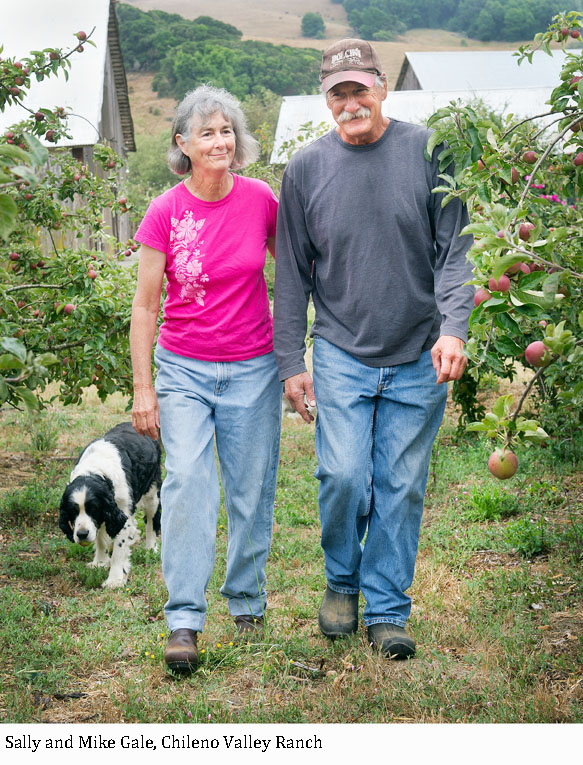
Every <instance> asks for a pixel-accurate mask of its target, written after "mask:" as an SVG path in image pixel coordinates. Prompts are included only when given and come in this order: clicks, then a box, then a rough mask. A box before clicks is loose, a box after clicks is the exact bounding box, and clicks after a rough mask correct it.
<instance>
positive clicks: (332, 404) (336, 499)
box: [314, 337, 447, 627]
mask: <svg viewBox="0 0 583 765" xmlns="http://www.w3.org/2000/svg"><path fill="white" fill-rule="evenodd" d="M314 388H315V393H316V402H317V406H318V415H317V420H316V452H317V455H318V468H317V470H316V473H315V476H316V478H318V480H319V481H320V487H319V505H320V519H321V524H322V548H323V550H324V560H325V572H326V579H327V581H328V585H329V587H330V588H331V589H332V590H336V591H337V592H342V593H348V594H354V593H357V592H358V591H359V590H360V591H361V592H362V594H363V596H364V598H365V600H366V607H365V610H364V623H365V625H367V626H368V625H371V624H376V623H380V622H392V623H393V624H397V625H399V626H401V627H404V626H405V623H406V622H407V619H408V617H409V613H410V610H411V599H410V598H409V596H407V595H406V594H405V592H406V590H407V589H408V588H409V587H410V586H411V583H412V581H413V574H414V571H415V560H416V557H417V545H418V540H419V529H420V525H421V516H422V514H423V500H424V495H425V487H426V484H427V476H428V472H429V460H430V457H431V449H432V445H433V441H434V439H435V436H436V435H437V431H438V430H439V426H440V423H441V420H442V417H443V412H444V408H445V401H446V398H447V385H437V384H436V374H435V370H434V369H433V365H432V362H431V353H430V351H425V352H424V353H422V354H421V356H420V358H419V359H418V360H417V361H414V362H410V363H406V364H399V365H397V366H394V367H381V368H378V367H368V366H365V365H364V364H362V363H361V362H359V361H357V360H356V359H355V358H354V357H353V356H351V355H350V354H348V353H346V352H345V351H342V350H341V349H340V348H338V347H336V346H334V345H332V344H331V343H329V342H328V341H326V340H324V339H323V338H321V337H316V338H315V340H314ZM363 542H364V544H362V543H363Z"/></svg>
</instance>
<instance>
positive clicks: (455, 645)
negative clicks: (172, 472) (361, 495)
mask: <svg viewBox="0 0 583 765" xmlns="http://www.w3.org/2000/svg"><path fill="white" fill-rule="evenodd" d="M125 406H126V402H125V401H124V400H123V399H120V398H113V399H112V400H110V401H108V402H107V403H106V404H105V405H102V404H101V403H99V402H98V401H97V400H96V399H95V398H94V397H93V396H92V395H88V396H87V397H86V400H85V402H84V404H83V406H81V407H76V408H69V409H67V410H59V409H58V408H55V409H54V410H52V411H50V412H49V413H48V414H47V415H46V416H45V417H46V419H45V420H42V418H41V419H39V420H37V421H35V423H34V428H33V429H32V430H31V429H30V428H29V433H30V435H29V440H27V441H26V442H23V440H22V439H23V436H22V434H23V432H26V418H25V417H24V416H23V415H21V414H19V413H15V412H5V411H2V412H0V420H1V424H2V432H3V444H2V451H1V453H0V456H1V457H2V460H3V464H4V465H8V467H9V468H10V469H8V470H5V471H4V474H3V476H4V477H3V482H2V486H0V521H1V524H2V528H1V542H2V557H1V561H0V577H1V580H2V589H1V591H0V649H1V651H2V657H3V662H2V670H1V672H2V681H1V692H0V693H1V696H0V713H1V717H2V719H3V720H4V721H6V722H12V723H61V722H65V723H73V722H77V723H81V722H88V723H120V722H130V723H162V722H164V723H167V722H170V723H188V722H214V723H232V722H237V723H306V722H310V723H319V722H332V723H346V722H348V723H350V722H355V723H356V722H368V723H387V722H417V723H430V722H436V723H444V722H448V723H460V722H464V723H468V722H472V723H516V722H520V723H551V722H569V723H576V722H578V723H580V722H583V643H582V639H581V635H582V634H583V629H582V628H583V613H582V612H581V605H580V604H581V595H582V590H583V571H582V569H581V559H582V557H583V517H582V510H581V494H582V491H583V482H582V481H581V476H580V469H581V464H580V462H577V461H576V455H577V454H579V455H580V454H581V453H582V450H581V446H582V444H581V438H580V436H575V438H579V448H578V449H577V448H573V444H572V443H570V445H569V452H568V454H567V456H566V457H565V456H564V455H563V456H561V454H560V453H558V452H557V451H556V450H555V452H554V453H553V455H552V459H551V457H550V456H548V450H546V452H545V451H540V450H538V451H536V450H531V451H530V452H529V453H528V458H527V455H521V454H519V458H520V468H519V473H518V474H517V476H516V477H515V478H514V479H513V480H512V481H506V482H497V481H495V479H493V478H491V477H490V475H489V473H488V472H487V469H486V461H487V455H488V452H489V447H488V445H487V444H485V443H482V442H480V441H477V440H475V439H472V440H468V441H456V440H455V438H454V431H453V424H452V425H450V424H449V423H448V422H447V421H446V423H445V424H444V425H443V426H442V429H441V431H440V436H439V439H438V442H437V443H436V446H435V449H434V460H433V465H432V469H431V471H430V477H429V484H428V490H427V506H426V513H425V517H424V521H423V527H422V531H421V539H420V549H419V558H418V565H417V573H416V578H415V581H414V584H413V587H412V589H411V595H412V597H413V610H412V614H411V619H410V630H411V632H412V634H413V635H414V636H415V638H416V640H417V644H418V653H417V657H416V658H415V659H414V660H413V661H410V662H407V663H390V662H387V661H379V660H378V659H377V657H376V656H375V655H373V654H372V653H371V651H370V649H369V647H368V645H367V643H366V636H365V631H364V629H363V628H362V627H361V629H360V631H359V633H358V634H357V635H355V636H354V637H352V638H350V639H346V640H339V641H336V642H334V643H329V642H328V641H326V640H325V639H324V638H323V637H322V636H321V635H320V633H319V631H318V628H317V623H316V615H317V611H318V608H319V605H320V600H321V596H322V593H323V590H324V587H325V577H324V573H323V557H322V552H321V549H320V545H319V532H320V529H319V520H318V512H317V481H316V480H315V479H314V478H313V472H314V469H315V466H316V464H315V456H314V449H313V435H314V433H313V426H306V425H304V424H303V423H302V422H298V421H297V420H295V419H290V418H287V417H285V418H284V424H283V434H282V448H281V465H280V472H279V479H278V490H277V496H276V507H275V525H274V534H273V544H272V552H271V555H270V559H269V564H268V591H269V609H268V614H267V616H268V618H267V629H266V632H265V635H264V636H261V638H260V639H256V640H254V641H253V642H250V643H246V642H241V641H239V640H238V639H237V637H236V634H235V628H234V625H233V623H232V621H231V619H230V617H229V614H228V612H227V607H226V603H225V602H224V600H223V599H222V598H221V596H220V594H219V588H220V586H221V584H222V578H223V576H224V566H225V559H226V544H227V530H226V525H227V524H226V517H225V513H224V510H223V509H221V512H220V514H219V523H218V529H217V563H216V567H215V571H214V574H213V577H212V580H211V582H210V585H209V589H208V603H209V612H208V621H207V627H206V628H205V631H204V633H203V635H202V636H201V639H200V643H199V644H200V649H201V654H200V656H201V662H200V666H199V669H198V670H197V672H196V673H195V674H193V675H192V676H191V677H186V678H180V677H177V676H174V675H172V674H171V673H169V672H168V671H167V670H166V668H165V665H164V661H163V650H164V645H165V643H166V640H167V628H166V624H165V621H164V616H163V604H164V601H165V598H166V592H165V588H164V583H163V580H162V577H161V573H160V560H159V554H158V553H153V552H149V551H146V550H144V548H143V546H138V547H137V548H135V550H134V554H133V557H132V571H131V573H130V578H129V580H128V584H127V586H126V587H124V588H123V589H121V590H116V591H108V592H105V591H104V590H102V589H101V586H100V585H101V582H102V581H103V578H104V577H105V572H103V571H100V570H95V569H90V568H88V567H87V562H88V561H90V560H91V557H92V551H91V550H90V549H89V550H87V549H84V548H81V547H78V546H76V545H73V544H71V543H69V542H68V541H67V540H66V539H65V538H64V537H63V535H62V534H61V533H60V531H59V530H58V526H57V516H58V504H59V499H60V494H61V492H62V489H63V486H64V485H65V483H66V480H67V475H68V472H69V471H70V467H71V464H72V459H74V458H75V457H76V456H77V453H78V451H79V449H80V448H81V447H82V446H83V445H84V444H85V443H86V442H87V441H88V440H89V439H90V438H92V437H94V436H97V435H99V434H100V433H102V432H103V431H104V430H105V429H106V428H107V427H109V426H111V425H113V424H114V423H115V422H119V421H122V420H124V419H127V414H126V413H125ZM454 421H455V417H453V416H452V423H453V422H454ZM38 433H41V434H42V438H39V437H36V438H35V434H38ZM362 606H363V604H362V602H361V609H362Z"/></svg>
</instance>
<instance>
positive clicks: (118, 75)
mask: <svg viewBox="0 0 583 765" xmlns="http://www.w3.org/2000/svg"><path fill="white" fill-rule="evenodd" d="M13 10H14V12H13V13H11V14H10V23H9V24H4V25H3V29H2V32H1V33H0V44H2V45H3V46H4V50H3V52H2V56H3V57H8V56H16V57H18V58H20V57H25V56H27V55H28V54H29V53H30V51H31V50H42V49H43V48H63V49H66V50H69V49H70V48H72V47H73V46H74V45H75V43H78V41H77V39H76V37H75V36H74V35H75V33H76V32H79V31H81V30H83V31H84V32H86V33H87V34H89V33H90V32H91V30H92V29H93V27H95V32H94V33H93V35H92V37H91V39H92V41H93V42H94V43H95V46H96V47H93V46H92V45H88V44H85V46H84V50H83V52H82V53H74V54H73V55H72V56H71V59H70V60H71V69H70V70H69V79H68V80H66V79H65V77H64V74H63V73H62V72H60V73H59V75H58V76H51V77H47V78H45V79H44V80H43V81H42V82H37V81H36V79H35V78H34V77H33V78H32V79H31V86H30V90H29V91H28V93H27V96H26V99H25V104H26V105H27V106H28V107H30V108H31V109H34V110H36V109H38V108H41V107H43V108H52V107H55V106H64V107H65V108H66V109H67V111H70V112H71V116H70V117H69V121H68V125H69V130H70V133H71V135H72V136H73V137H72V139H70V140H67V139H64V140H61V141H59V142H58V143H57V144H56V145H57V146H91V145H93V144H95V143H97V142H98V141H99V140H101V138H100V125H101V114H102V105H103V98H104V84H105V80H104V78H105V72H106V63H107V54H108V42H109V49H110V50H109V53H110V61H111V66H112V69H113V76H114V79H115V83H116V90H117V91H118V92H117V101H118V106H119V108H120V116H121V119H122V126H123V134H124V143H125V145H126V148H128V149H130V150H132V149H135V147H134V143H133V142H134V138H133V126H132V123H131V115H130V112H129V100H128V94H127V85H125V72H124V71H123V62H121V56H120V53H119V40H118V38H117V25H116V23H115V18H113V19H111V20H110V0H77V1H75V0H50V2H48V1H47V0H18V2H17V4H16V5H15V7H14V9H13ZM112 16H114V14H113V7H112ZM110 21H111V23H110ZM120 64H121V69H120ZM124 86H125V91H124ZM25 117H26V112H25V111H24V110H23V109H22V108H20V107H19V106H16V105H11V106H8V107H7V108H6V110H5V111H4V112H0V130H5V129H6V128H7V127H9V126H10V125H13V124H15V123H17V122H20V121H21V120H22V119H24V118H25ZM46 145H48V146H54V145H55V144H52V143H51V144H46Z"/></svg>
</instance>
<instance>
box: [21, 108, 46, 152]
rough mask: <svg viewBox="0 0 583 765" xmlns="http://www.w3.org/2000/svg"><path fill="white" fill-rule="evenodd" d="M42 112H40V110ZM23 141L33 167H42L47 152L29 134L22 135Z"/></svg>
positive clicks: (44, 147)
mask: <svg viewBox="0 0 583 765" xmlns="http://www.w3.org/2000/svg"><path fill="white" fill-rule="evenodd" d="M41 111H42V110H41ZM24 140H25V141H26V143H27V144H28V148H29V151H30V154H31V156H32V160H33V162H34V164H35V165H44V164H45V162H47V160H48V158H49V150H48V149H47V148H46V146H43V145H42V143H41V142H40V141H39V140H37V139H36V138H35V137H34V136H33V135H30V133H25V134H24Z"/></svg>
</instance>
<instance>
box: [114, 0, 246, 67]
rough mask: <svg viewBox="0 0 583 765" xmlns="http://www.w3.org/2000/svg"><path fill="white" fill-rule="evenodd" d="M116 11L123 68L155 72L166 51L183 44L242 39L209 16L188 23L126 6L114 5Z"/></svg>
mask: <svg viewBox="0 0 583 765" xmlns="http://www.w3.org/2000/svg"><path fill="white" fill-rule="evenodd" d="M116 12H117V17H118V23H119V35H120V43H121V49H122V53H123V57H124V62H125V65H126V68H127V69H134V70H140V69H141V70H147V71H153V70H157V69H158V68H159V66H160V62H161V61H162V59H163V58H164V57H165V56H166V55H167V54H168V52H169V51H170V50H172V49H173V48H176V47H177V46H179V45H180V44H181V43H184V42H186V41H192V42H197V43H201V42H206V41H208V40H216V41H217V42H218V41H220V42H221V43H226V42H229V41H235V40H240V38H241V36H242V32H241V31H240V30H239V29H237V28H236V27H234V26H232V25H231V24H225V23H223V22H222V21H218V20H217V19H213V18H211V17H210V16H198V17H197V18H196V19H194V20H193V21H190V20H189V19H184V18H182V16H179V15H178V14H176V13H166V12H165V11H148V12H144V11H140V10H139V9H138V8H134V6H132V5H127V4H126V3H117V4H116Z"/></svg>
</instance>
